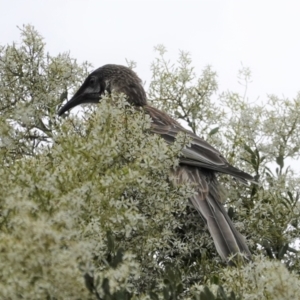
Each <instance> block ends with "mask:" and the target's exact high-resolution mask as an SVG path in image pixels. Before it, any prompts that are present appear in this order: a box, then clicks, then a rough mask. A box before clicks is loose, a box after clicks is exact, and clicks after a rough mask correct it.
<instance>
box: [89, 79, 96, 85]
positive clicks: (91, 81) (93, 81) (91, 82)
mask: <svg viewBox="0 0 300 300" xmlns="http://www.w3.org/2000/svg"><path fill="white" fill-rule="evenodd" d="M94 84H95V77H92V78H91V79H90V86H94Z"/></svg>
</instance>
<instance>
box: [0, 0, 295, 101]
mask: <svg viewBox="0 0 300 300" xmlns="http://www.w3.org/2000/svg"><path fill="white" fill-rule="evenodd" d="M299 16H300V2H299V1H276V0H273V1H268V0H260V1H255V0H252V1H246V0H239V1H230V0H220V1H204V0H202V1H201V0H198V1H189V0H184V1H183V0H181V1H179V0H177V1H176V0H159V1H155V0H152V1H150V0H149V1H146V0H139V1H127V0H118V1H113V0H109V1H105V0H98V1H96V0H81V1H80V0H51V1H50V0H48V1H47V0H43V1H42V0H26V1H25V0H23V1H22V0H10V1H8V0H0V26H1V32H0V44H2V45H3V44H7V43H11V42H12V41H18V40H19V30H18V29H17V27H16V26H17V25H18V26H22V25H23V24H28V23H30V24H32V25H34V26H35V28H36V29H37V30H38V31H39V32H40V33H41V34H42V35H43V36H44V38H45V41H46V43H47V49H48V50H49V52H50V53H51V54H57V53H59V52H64V51H70V52H71V56H72V57H74V58H77V59H78V60H79V61H84V60H87V61H90V62H91V63H92V64H93V65H94V67H95V68H97V67H99V66H101V65H103V64H106V63H117V64H126V62H125V59H126V58H127V59H130V60H134V61H136V62H137V64H138V67H137V69H136V71H137V72H138V74H139V75H140V77H141V78H142V79H143V80H147V81H148V82H149V80H150V75H151V72H150V63H151V61H152V60H153V59H154V57H155V54H154V51H153V47H154V46H155V45H157V44H164V45H165V46H166V47H167V49H168V51H169V52H168V57H170V58H171V59H172V60H175V59H177V55H178V51H179V50H185V51H189V52H190V53H191V55H192V59H193V63H194V65H195V67H196V70H198V71H199V73H200V71H201V69H202V68H203V67H204V66H206V65H208V64H210V65H212V66H213V68H214V70H216V71H217V73H218V75H219V86H220V91H224V90H228V89H229V90H235V91H242V87H240V86H239V85H238V84H237V72H238V70H239V68H240V67H241V63H242V64H243V65H244V66H248V67H250V69H251V70H252V75H253V83H252V84H251V85H250V88H249V96H250V100H252V101H253V100H255V99H256V98H257V97H258V96H260V99H262V100H263V99H265V98H266V94H270V93H272V94H276V95H278V96H282V95H285V96H287V97H290V98H292V97H294V96H296V94H297V92H298V91H300V58H299V56H300V38H299V31H300V17H299Z"/></svg>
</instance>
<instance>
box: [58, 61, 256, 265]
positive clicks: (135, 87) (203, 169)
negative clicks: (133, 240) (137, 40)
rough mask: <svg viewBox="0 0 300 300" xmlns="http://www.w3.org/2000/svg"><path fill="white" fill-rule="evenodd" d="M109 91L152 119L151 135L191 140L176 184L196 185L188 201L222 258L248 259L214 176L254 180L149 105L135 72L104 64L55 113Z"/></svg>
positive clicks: (243, 180)
mask: <svg viewBox="0 0 300 300" xmlns="http://www.w3.org/2000/svg"><path fill="white" fill-rule="evenodd" d="M112 91H115V92H119V93H124V94H125V95H127V97H128V101H129V103H131V104H132V105H134V106H139V107H142V108H143V109H144V111H145V113H147V114H149V115H150V117H151V119H152V126H151V130H152V132H153V133H155V134H159V135H160V136H161V137H162V138H164V139H165V141H166V142H167V143H169V144H171V143H173V142H174V140H175V138H176V135H177V133H178V132H182V131H183V132H185V133H187V134H188V135H189V136H190V137H191V139H192V142H191V146H190V147H187V148H185V149H183V151H182V152H183V156H182V157H181V158H180V166H179V167H178V168H177V170H175V171H174V173H175V174H174V175H175V176H174V177H175V178H176V179H175V182H176V183H182V182H191V183H194V184H195V185H196V187H197V192H198V193H197V194H196V195H195V196H194V197H192V198H191V199H189V201H190V203H191V204H192V206H193V207H194V208H195V209H196V210H197V211H198V212H199V213H200V215H201V216H202V217H203V218H204V220H205V221H206V223H207V226H208V230H209V232H210V234H211V236H212V238H213V240H214V243H215V246H216V249H217V251H218V253H219V255H220V256H221V257H222V259H223V260H225V261H228V256H230V255H231V254H236V253H241V252H242V253H244V254H245V257H246V258H247V259H251V254H250V251H249V249H248V247H247V245H246V242H245V238H244V237H243V236H242V235H241V234H240V233H239V232H238V231H237V230H236V229H235V227H234V225H233V223H232V221H231V220H230V218H229V216H228V214H227V213H226V211H225V208H224V206H223V204H222V200H223V199H222V195H221V194H222V193H221V191H222V188H221V187H220V186H219V183H218V181H217V179H216V175H215V173H216V172H220V173H225V174H229V175H231V176H233V177H235V178H236V179H238V180H239V181H242V182H244V183H246V182H247V181H250V182H255V181H254V179H253V177H252V176H251V175H249V174H247V173H245V172H243V171H241V170H239V169H237V168H235V167H233V166H231V165H230V164H229V163H228V162H227V160H226V159H225V158H224V157H223V156H222V155H221V153H220V152H219V151H218V150H216V149H215V148H213V147H212V146H211V145H209V144H208V143H207V142H206V141H204V140H203V139H202V138H200V137H198V136H197V135H195V134H194V133H192V132H191V131H188V130H186V129H185V128H183V127H182V126H181V125H180V124H179V123H178V122H177V121H175V120H174V119H172V118H171V117H170V116H169V115H167V114H166V113H164V112H163V111H160V110H158V109H156V108H154V107H152V106H150V105H148V104H147V98H146V93H145V91H144V88H143V86H142V82H141V80H140V78H139V77H138V76H137V75H136V74H135V72H133V71H132V70H130V69H129V68H127V67H124V66H119V65H105V66H103V67H101V68H99V69H97V70H95V71H94V72H92V73H91V74H90V75H89V76H88V77H87V79H86V80H85V81H84V83H83V85H82V86H81V87H80V88H79V90H78V91H77V92H76V94H75V95H74V96H73V97H72V99H71V100H69V101H68V102H67V103H66V104H65V105H64V106H63V107H62V108H61V109H60V110H59V112H58V114H59V115H62V114H63V113H64V112H66V111H67V110H69V109H71V108H73V107H75V106H77V105H79V104H83V103H98V102H99V101H100V100H101V95H103V94H104V92H108V93H111V92H112Z"/></svg>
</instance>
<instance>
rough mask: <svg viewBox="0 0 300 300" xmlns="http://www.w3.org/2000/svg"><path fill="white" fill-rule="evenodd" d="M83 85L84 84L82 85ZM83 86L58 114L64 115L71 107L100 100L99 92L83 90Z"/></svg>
mask: <svg viewBox="0 0 300 300" xmlns="http://www.w3.org/2000/svg"><path fill="white" fill-rule="evenodd" d="M82 87H83V86H82ZM82 87H81V88H80V89H79V90H78V91H77V92H76V94H75V95H74V96H73V97H72V98H71V99H70V100H69V101H68V102H67V103H66V104H65V105H64V106H63V107H61V108H60V110H59V111H58V113H57V114H58V115H59V116H61V115H63V114H64V113H65V112H66V111H68V110H70V109H71V108H73V107H75V106H77V105H80V104H84V103H98V102H99V100H100V93H99V92H95V93H93V92H87V91H86V90H83V89H82Z"/></svg>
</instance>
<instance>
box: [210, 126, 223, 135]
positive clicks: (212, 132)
mask: <svg viewBox="0 0 300 300" xmlns="http://www.w3.org/2000/svg"><path fill="white" fill-rule="evenodd" d="M219 128H220V127H216V128H214V129H212V130H211V131H210V132H209V134H208V135H209V136H212V135H214V134H216V133H217V132H218V131H219Z"/></svg>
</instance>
